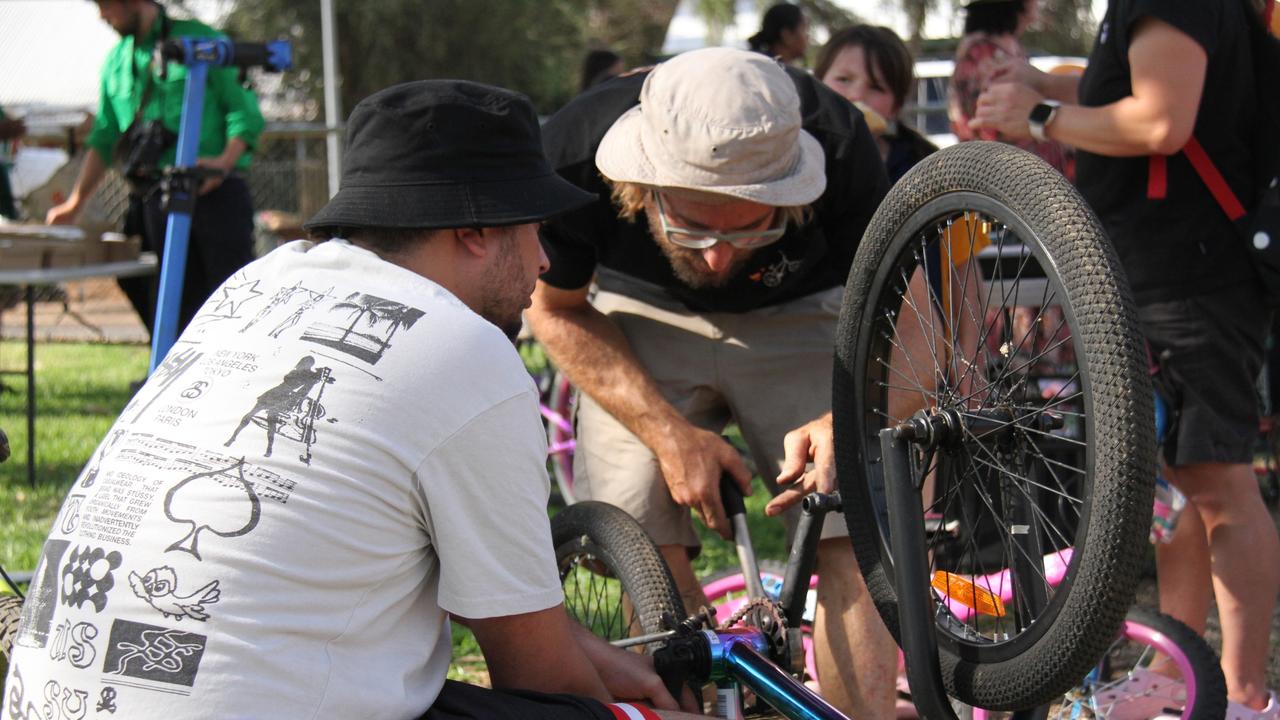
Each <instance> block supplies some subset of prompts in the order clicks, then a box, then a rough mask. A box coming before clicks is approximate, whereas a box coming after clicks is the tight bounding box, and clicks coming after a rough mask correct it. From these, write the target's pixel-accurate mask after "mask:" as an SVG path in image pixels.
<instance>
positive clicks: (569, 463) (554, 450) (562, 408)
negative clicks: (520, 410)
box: [542, 370, 577, 505]
mask: <svg viewBox="0 0 1280 720" xmlns="http://www.w3.org/2000/svg"><path fill="white" fill-rule="evenodd" d="M545 395H546V396H547V404H546V407H545V408H543V412H542V416H543V419H544V420H545V421H546V425H547V454H548V455H550V459H551V476H552V478H554V479H555V481H556V485H557V486H558V487H559V488H560V497H561V498H563V499H564V504H565V505H572V504H573V503H575V502H577V500H576V498H574V496H573V450H574V440H573V386H571V385H570V384H569V378H567V377H565V376H564V374H563V373H561V372H560V371H558V370H557V371H556V373H555V375H554V377H553V378H552V379H551V388H550V390H549V394H545Z"/></svg>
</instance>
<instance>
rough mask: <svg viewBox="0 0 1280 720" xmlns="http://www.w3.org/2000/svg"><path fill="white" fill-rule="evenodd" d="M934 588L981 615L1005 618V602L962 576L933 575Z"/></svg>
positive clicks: (941, 573) (936, 573) (946, 573)
mask: <svg viewBox="0 0 1280 720" xmlns="http://www.w3.org/2000/svg"><path fill="white" fill-rule="evenodd" d="M933 588H934V589H935V590H937V591H938V592H940V593H942V594H943V595H945V596H947V597H949V598H951V599H952V600H955V601H956V602H958V603H960V604H961V605H964V606H965V607H967V608H969V609H970V610H973V611H974V612H976V613H978V614H979V615H993V616H995V617H1004V602H1003V601H1001V600H1000V597H999V596H998V595H996V594H995V593H993V592H991V591H990V590H988V589H986V588H984V587H979V586H977V585H974V584H973V582H972V581H970V580H967V579H966V578H965V577H964V576H962V575H954V574H952V573H949V572H946V571H944V570H939V571H937V572H935V573H934V574H933Z"/></svg>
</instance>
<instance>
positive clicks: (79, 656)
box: [49, 620, 98, 670]
mask: <svg viewBox="0 0 1280 720" xmlns="http://www.w3.org/2000/svg"><path fill="white" fill-rule="evenodd" d="M96 637H98V626H96V625H94V624H93V623H89V622H78V623H72V622H71V621H70V620H63V621H62V622H61V623H59V624H58V627H57V628H56V629H55V630H54V631H53V642H51V643H49V659H50V660H53V661H54V662H62V661H64V660H65V661H66V662H69V663H71V666H72V667H76V668H79V669H81V670H83V669H84V668H87V667H89V666H90V665H92V664H93V661H94V660H95V659H97V657H98V649H97V648H96V647H94V645H93V640H94V638H96Z"/></svg>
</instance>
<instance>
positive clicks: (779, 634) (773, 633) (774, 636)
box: [718, 598, 787, 653]
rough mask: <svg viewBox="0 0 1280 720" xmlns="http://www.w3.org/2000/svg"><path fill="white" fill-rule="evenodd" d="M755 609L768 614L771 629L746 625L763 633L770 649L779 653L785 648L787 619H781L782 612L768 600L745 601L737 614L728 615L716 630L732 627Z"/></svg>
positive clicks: (754, 624)
mask: <svg viewBox="0 0 1280 720" xmlns="http://www.w3.org/2000/svg"><path fill="white" fill-rule="evenodd" d="M756 608H761V609H763V610H764V611H765V612H767V613H768V614H769V618H770V619H771V620H772V621H773V622H772V623H771V624H770V625H771V627H767V628H766V627H758V625H757V624H756V623H748V625H751V626H752V627H757V629H759V630H762V631H764V632H765V635H766V637H768V638H769V643H770V647H772V648H773V649H774V650H775V651H776V652H779V653H780V652H781V649H782V648H784V647H786V643H787V619H786V618H785V617H783V615H782V610H781V609H780V608H779V607H778V604H777V603H776V602H774V601H773V600H770V599H768V598H757V599H755V600H749V601H747V604H745V605H743V606H742V607H740V608H738V610H737V612H735V613H733V614H732V615H730V616H729V618H728V619H727V620H725V621H724V622H723V623H721V624H720V627H719V628H718V629H720V630H724V629H726V628H730V627H733V626H734V625H736V624H738V623H739V622H741V621H742V619H743V618H744V617H746V616H747V614H748V613H750V612H751V611H752V610H754V609H756Z"/></svg>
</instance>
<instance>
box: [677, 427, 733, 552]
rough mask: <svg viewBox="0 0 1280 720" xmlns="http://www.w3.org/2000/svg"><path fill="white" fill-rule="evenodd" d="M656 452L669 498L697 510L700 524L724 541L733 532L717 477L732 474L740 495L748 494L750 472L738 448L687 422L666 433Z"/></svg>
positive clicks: (716, 435) (714, 434)
mask: <svg viewBox="0 0 1280 720" xmlns="http://www.w3.org/2000/svg"><path fill="white" fill-rule="evenodd" d="M668 437H669V438H670V444H669V445H668V446H667V447H666V448H664V449H663V450H661V451H658V452H657V453H656V454H657V456H658V466H659V468H661V470H662V477H663V478H664V479H666V481H667V488H668V489H669V490H670V491H671V497H672V499H674V500H675V501H676V502H677V503H679V504H680V505H684V506H686V507H691V508H693V509H694V510H695V511H697V513H698V516H699V517H700V518H701V519H702V522H703V524H705V525H706V526H707V527H708V528H711V529H712V530H714V531H715V532H717V533H719V534H720V536H721V537H723V538H725V539H726V540H727V539H729V538H730V537H731V536H732V534H733V529H732V527H731V526H730V525H729V520H728V518H727V517H726V516H725V512H724V502H723V501H722V500H721V499H720V476H721V475H722V474H724V473H726V472H727V473H729V475H731V476H733V479H734V481H735V482H737V484H738V487H740V488H742V494H743V495H750V494H751V471H750V470H748V469H747V466H746V464H745V463H744V462H743V461H742V457H741V456H740V455H738V450H737V449H736V448H734V447H733V446H732V445H730V444H729V443H728V442H726V441H725V439H724V438H722V437H720V436H719V435H718V434H716V433H713V432H710V431H708V430H703V429H701V428H698V427H694V426H692V425H689V426H688V427H686V428H683V429H680V430H677V431H676V432H674V433H671V434H670V435H669V436H668Z"/></svg>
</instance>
